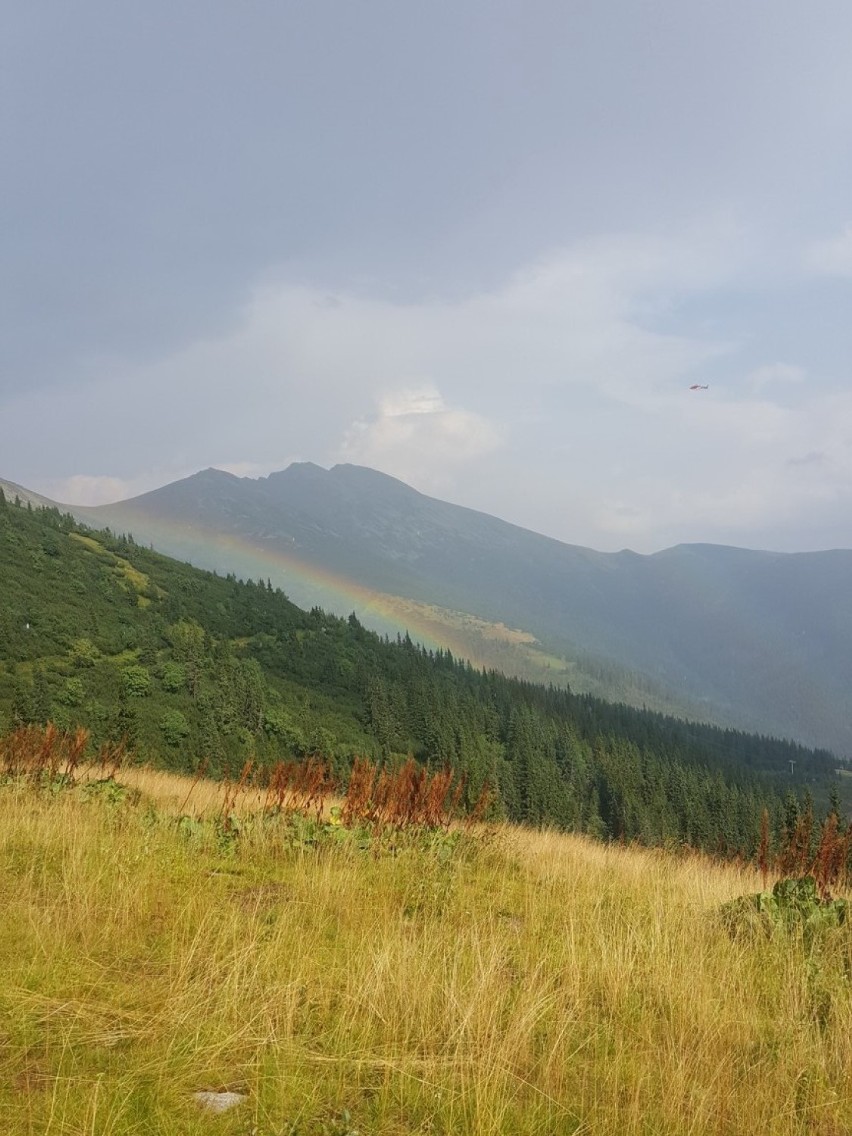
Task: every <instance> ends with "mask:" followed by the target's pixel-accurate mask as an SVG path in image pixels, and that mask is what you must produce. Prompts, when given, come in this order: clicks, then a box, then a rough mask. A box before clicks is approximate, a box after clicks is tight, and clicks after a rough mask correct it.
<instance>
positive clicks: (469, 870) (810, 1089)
mask: <svg viewBox="0 0 852 1136" xmlns="http://www.w3.org/2000/svg"><path fill="white" fill-rule="evenodd" d="M81 740H82V739H80V738H79V737H77V738H76V739H75V737H73V736H72V737H68V738H62V737H61V736H59V735H58V734H57V733H53V734H52V735H49V734H48V733H47V732H45V731H29V732H28V733H27V734H26V736H25V735H24V734H21V733H18V734H17V735H16V736H15V737H14V738H12V739H9V738H7V739H5V740H4V742H3V746H2V750H0V755H2V767H3V770H4V772H3V775H2V779H0V807H2V812H3V817H4V823H3V825H2V827H0V866H2V871H1V872H0V889H2V896H0V901H2V904H3V911H4V918H3V920H2V921H0V975H2V978H0V1129H2V1131H4V1132H10V1133H12V1132H14V1133H17V1132H20V1133H39V1134H41V1133H50V1134H54V1136H58V1134H70V1133H87V1134H91V1136H107V1134H122V1136H125V1134H128V1133H139V1134H140V1136H141V1134H142V1133H148V1132H157V1133H161V1134H164V1136H169V1134H172V1136H178V1134H180V1136H196V1134H198V1136H200V1134H201V1133H208V1132H217V1133H220V1134H227V1136H249V1134H250V1133H254V1134H255V1136H284V1134H287V1136H297V1134H299V1136H355V1134H356V1133H359V1134H361V1136H366V1134H368V1133H369V1134H375V1136H403V1134H409V1133H410V1134H414V1133H424V1134H425V1133H430V1134H436V1133H439V1134H442V1136H450V1134H453V1136H456V1134H460V1133H462V1134H463V1133H469V1134H476V1136H480V1134H482V1136H497V1134H500V1136H524V1134H537V1136H545V1134H546V1136H551V1134H552V1133H588V1134H592V1133H594V1134H595V1136H607V1134H610V1133H611V1134H613V1136H615V1134H616V1133H617V1134H619V1136H623V1134H639V1133H643V1134H644V1133H695V1134H698V1133H701V1134H705V1133H730V1134H734V1133H749V1134H751V1133H754V1132H761V1133H769V1134H772V1136H781V1134H793V1133H799V1134H800V1133H809V1134H817V1136H820V1134H821V1136H840V1133H846V1132H848V1131H849V1130H850V1128H852V1096H851V1095H850V1093H849V1090H848V1069H849V1066H850V1061H852V983H850V973H852V940H850V930H849V927H848V925H847V924H846V923H845V921H842V920H835V921H830V920H826V921H824V924H823V925H821V926H820V927H819V928H817V929H814V928H813V927H812V926H811V928H810V930H806V928H805V926H804V924H802V923H801V922H797V921H796V920H792V919H791V920H787V921H786V922H785V923H784V926H783V931H782V932H780V933H763V932H761V933H759V934H753V933H741V929H738V928H732V927H731V924H730V920H729V919H728V918H726V910H728V908H726V905H730V903H731V901H732V900H736V898H737V897H739V896H742V895H744V894H749V893H754V892H756V891H757V890H758V888H759V887H760V884H761V882H762V880H761V874H760V871H759V869H758V868H757V867H756V866H755V867H750V866H747V865H739V866H737V865H733V864H719V863H714V862H712V861H710V860H708V859H707V858H705V857H703V856H700V855H698V854H694V853H680V854H675V853H672V852H664V851H655V850H651V849H642V848H638V847H627V846H622V845H618V844H603V843H600V842H596V841H593V840H591V839H589V838H586V837H581V836H571V835H565V834H558V833H555V832H547V831H539V832H534V831H531V830H525V829H519V828H511V827H508V826H505V825H503V824H492V825H482V824H468V825H467V826H464V825H461V824H459V823H457V822H454V821H452V819H451V817H450V815H449V813H450V811H451V809H452V795H453V794H452V790H451V789H448V788H447V787H446V786H444V785H443V784H442V782H441V781H440V780H438V781H436V779H435V777H434V776H429V775H420V774H416V771H414V770H412V769H411V768H409V770H408V771H407V772H406V771H405V770H404V767H403V770H402V771H401V773H400V774H399V775H398V776H397V777H396V778H395V780H394V783H393V786H390V778H389V777H388V776H387V775H386V786H390V787H389V788H386V789H385V790H383V792H384V793H385V800H386V802H387V801H391V800H396V801H397V802H398V806H399V807H397V808H396V810H391V811H387V812H386V813H385V814H384V815H378V813H377V812H376V811H375V809H374V804H375V797H376V791H377V788H378V778H379V777H380V776H381V774H380V772H379V771H377V770H376V769H371V768H370V767H368V766H366V765H364V766H363V767H362V768H361V773H360V775H359V777H356V778H354V779H353V781H354V785H355V787H354V789H353V791H352V793H351V795H350V797H349V804H350V809H349V811H348V812H347V808H346V805H347V799H346V797H345V796H344V797H339V798H337V797H333V796H331V795H324V796H323V807H322V809H320V810H318V809H317V807H316V806H317V799H318V797H317V793H316V791H315V790H313V789H312V788H311V786H316V784H317V780H318V779H321V780H322V784H323V786H324V785H325V781H324V775H323V777H322V778H321V777H320V772H319V770H317V769H314V771H313V773H311V772H309V771H308V770H307V769H304V770H303V771H302V772H301V773H300V775H299V776H300V777H301V778H302V780H301V782H300V783H299V784H298V785H297V784H295V782H294V780H293V777H294V776H295V773H294V774H293V775H290V774H286V773H284V772H282V773H281V774H280V776H279V783H278V787H277V789H276V788H274V784H273V782H272V781H270V783H269V784H268V785H267V787H266V789H265V790H262V789H261V788H260V787H252V786H251V785H250V784H249V775H248V774H247V775H246V777H245V778H243V779H240V778H238V779H235V780H234V781H232V782H231V783H230V784H229V783H218V784H211V783H209V782H206V781H205V780H204V779H203V778H200V777H199V778H195V779H190V778H184V777H178V776H176V775H174V774H168V773H165V772H163V771H152V770H148V769H146V768H138V767H135V766H132V765H130V766H128V765H122V764H118V765H116V764H115V761H114V760H113V763H112V765H101V764H98V763H95V764H91V763H90V764H85V763H84V762H83V761H82V759H80V757H79V753H80V742H81ZM75 747H76V748H75ZM104 756H105V757H106V756H107V755H104ZM112 756H113V758H114V755H112ZM10 758H11V759H12V760H10ZM413 774H416V776H415V778H414V780H418V779H419V780H418V783H419V785H420V789H419V790H415V789H414V787H413V786H414V780H412V775H413ZM285 782H286V791H285ZM324 792H325V790H324V789H323V793H324ZM300 793H301V800H299V799H297V798H298V797H299V794H300ZM412 794H413V796H414V798H416V799H419V800H421V801H426V800H427V799H429V798H431V799H432V800H433V801H437V800H438V799H439V798H440V800H441V801H442V802H443V804H442V807H441V808H440V809H439V811H438V815H435V816H432V817H426V816H424V815H423V814H422V813H421V814H420V815H418V816H414V815H411V816H406V815H405V814H406V807H407V806H405V805H404V802H405V801H410V800H411V799H412ZM320 795H322V794H320ZM356 806H357V807H356ZM444 806H447V807H444ZM768 870H769V871H770V873H771V874H772V875H773V877H774V873H775V868H774V866H773V867H771V868H769V869H768ZM788 890H789V889H788ZM801 899H802V896H801V895H800V896H799V900H801ZM811 899H812V900H813V902H815V903H818V902H819V896H818V895H817V894H816V891H815V890H814V892H813V895H812V896H811ZM225 1090H227V1091H230V1092H234V1093H238V1094H240V1098H241V1101H242V1103H239V1104H237V1105H236V1107H234V1108H232V1109H230V1110H229V1111H227V1112H225V1113H222V1114H221V1115H214V1114H212V1113H210V1112H209V1111H207V1110H206V1109H204V1108H203V1107H202V1106H201V1105H200V1104H199V1102H198V1100H197V1099H196V1096H195V1094H196V1093H199V1092H213V1093H216V1092H220V1091H225Z"/></svg>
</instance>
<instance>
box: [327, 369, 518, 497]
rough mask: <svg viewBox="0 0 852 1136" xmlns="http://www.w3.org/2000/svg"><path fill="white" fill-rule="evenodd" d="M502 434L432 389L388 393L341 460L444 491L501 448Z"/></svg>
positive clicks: (355, 430)
mask: <svg viewBox="0 0 852 1136" xmlns="http://www.w3.org/2000/svg"><path fill="white" fill-rule="evenodd" d="M500 433H501V432H500V430H499V429H498V428H497V427H496V426H495V425H494V424H493V423H491V422H489V421H488V420H487V419H486V418H485V417H483V416H482V415H479V414H473V413H471V412H470V411H468V410H463V409H461V408H460V407H449V406H447V405H446V403H445V402H444V399H443V397H442V395H441V394H440V392H439V391H438V390H437V389H436V388H435V387H433V386H425V387H420V388H414V389H402V390H398V391H392V392H390V393H388V394H386V395H385V396H384V397H383V398H381V399H380V401H379V405H378V408H377V410H376V412H375V414H373V415H372V416H370V417H368V418H362V419H359V420H358V421H356V422H354V423H353V424H352V426H351V427H350V428H349V429H348V430H347V431H346V434H345V436H344V439H343V443H342V445H341V447H340V451H339V453H338V455H337V456H338V457H339V459H340V460H341V461H345V462H354V463H356V464H358V465H368V466H374V467H377V468H379V469H382V470H384V471H385V472H387V473H391V474H393V475H394V476H396V477H399V478H402V480H404V481H409V482H411V483H413V484H415V485H416V486H417V487H418V488H421V489H425V490H428V491H430V492H440V491H441V490H446V489H448V488H450V487H451V486H452V484H453V480H454V478H455V476H456V475H457V474H458V473H459V471H460V470H461V469H462V468H463V467H465V466H469V465H470V463H472V462H474V461H475V460H476V459H477V458H481V457H482V456H483V455H485V454H487V453H490V452H491V451H493V450H495V449H497V447H498V446H499V445H500V440H501V437H500Z"/></svg>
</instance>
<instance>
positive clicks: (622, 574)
mask: <svg viewBox="0 0 852 1136" xmlns="http://www.w3.org/2000/svg"><path fill="white" fill-rule="evenodd" d="M73 511H74V512H75V514H76V515H77V516H80V517H81V518H82V519H85V520H86V521H87V522H88V523H90V524H93V525H96V526H103V525H108V526H110V527H111V528H113V529H115V530H118V531H130V532H132V533H133V534H134V536H135V537H136V538H137V540H143V541H145V542H150V543H152V544H153V545H154V546H155V547H156V548H158V549H160V550H161V551H164V552H167V553H169V554H171V555H176V556H180V557H182V558H185V559H189V560H191V561H192V562H193V563H195V564H198V565H199V566H202V567H207V568H213V569H215V570H217V571H225V572H227V571H232V572H235V573H237V574H239V575H251V576H254V577H257V576H261V577H263V578H266V577H269V578H270V579H272V580H273V582H274V583H276V584H278V585H280V586H281V587H283V588H284V589H285V591H287V593H288V594H289V595H290V596H291V598H293V599H294V600H295V601H296V602H297V603H299V604H301V605H302V606H312V605H313V604H319V605H320V606H324V607H327V608H328V609H329V610H334V611H337V612H339V613H340V614H347V613H348V612H349V611H352V610H356V611H357V613H358V615H359V618H361V619H363V620H364V622H366V623H368V624H369V625H371V626H376V627H378V628H379V629H380V630H387V631H390V632H391V633H393V632H394V631H395V630H396V629H400V630H401V629H403V628H404V627H406V626H410V625H411V624H410V622H406V619H405V618H403V616H402V615H401V614H400V608H399V606H398V605H397V606H396V607H395V606H394V604H393V603H391V602H390V600H391V598H393V597H402V599H403V600H404V601H410V602H411V604H412V605H413V606H412V608H411V612H413V613H414V614H413V616H412V618H414V619H418V618H424V619H425V618H426V617H425V615H424V614H423V613H424V611H425V610H428V609H430V608H435V609H441V611H444V612H455V613H467V614H468V615H469V616H471V617H474V618H475V620H479V621H486V622H488V623H493V624H502V625H504V626H505V628H509V629H519V631H520V632H523V633H524V634H525V635H526V636H528V637H529V638H533V637H534V639H535V641H536V643H535V648H534V649H535V650H536V651H537V652H538V653H539V657H540V658H543V659H547V658H549V659H551V660H552V666H553V671H552V676H553V679H554V681H557V682H564V681H568V682H570V683H571V685H572V686H573V687H574V689H591V690H593V691H594V693H596V694H600V695H602V696H604V697H611V698H615V699H620V700H623V701H626V702H631V703H633V704H634V705H637V704H638V705H642V704H643V703H646V704H647V705H649V706H652V707H654V708H660V709H667V710H671V711H680V712H681V713H683V714H685V715H689V716H693V717H702V718H704V719H706V720H708V721H713V722H716V723H721V724H728V725H731V726H735V727H737V728H741V729H747V730H756V731H759V732H763V733H767V734H774V735H778V736H786V737H791V738H794V739H796V740H798V741H801V742H803V743H805V744H807V745H815V746H822V747H826V748H830V749H833V750H835V752H837V753H839V754H844V755H846V754H852V551H849V550H843V549H840V550H833V551H828V552H812V553H777V552H762V551H752V550H748V549H741V548H733V547H727V546H719V545H711V544H681V545H677V546H675V547H673V548H669V549H665V550H663V551H661V552H658V553H655V554H653V555H650V556H648V555H639V554H637V553H634V552H629V551H622V552H618V553H602V552H596V551H594V550H592V549H588V548H583V547H581V546H578V545H570V544H565V543H562V542H560V541H557V540H554V539H552V538H550V537H546V536H542V535H540V534H537V533H533V532H530V531H528V530H525V529H522V528H520V527H518V526H516V525H512V524H509V523H507V522H505V521H501V520H498V519H497V518H496V517H492V516H489V515H488V514H485V513H480V512H477V511H475V510H472V509H467V508H464V507H462V506H458V505H451V504H448V503H446V502H443V501H440V500H437V499H436V498H432V497H428V496H426V495H425V494H422V493H419V492H418V491H416V490H414V489H412V488H411V487H410V486H407V485H406V484H405V483H404V482H401V481H399V480H397V479H396V478H393V477H389V476H388V475H386V474H383V473H379V472H378V471H376V470H371V469H368V468H365V467H361V466H354V465H337V466H334V467H333V468H332V469H329V470H326V469H323V468H322V467H320V466H317V465H314V464H312V463H309V462H306V463H296V464H293V465H291V466H289V467H288V468H287V469H285V470H282V471H280V472H277V473H273V474H270V475H269V476H268V477H264V478H258V479H252V478H244V477H236V476H234V475H233V474H229V473H224V472H222V471H219V470H213V469H209V470H205V471H202V472H201V473H198V474H195V475H193V476H191V477H188V478H184V479H182V480H181V481H177V482H174V483H172V484H170V485H167V486H164V487H163V488H161V489H157V490H154V491H153V492H151V493H146V494H143V495H141V496H139V497H135V498H133V499H131V500H129V501H124V502H120V503H118V504H115V505H107V506H99V507H97V508H90V509H74V510H73ZM376 597H379V598H378V599H377V598H376ZM442 618H443V617H442ZM439 622H440V620H439ZM414 630H416V628H413V629H412V633H414ZM448 634H449V631H448ZM448 645H449V641H448ZM454 650H455V647H454ZM539 677H546V676H544V675H539Z"/></svg>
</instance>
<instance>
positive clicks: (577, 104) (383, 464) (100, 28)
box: [0, 0, 852, 552]
mask: <svg viewBox="0 0 852 1136" xmlns="http://www.w3.org/2000/svg"><path fill="white" fill-rule="evenodd" d="M850 51H852V5H850V4H849V3H848V0H814V2H813V3H811V4H808V5H803V4H801V2H800V0H774V2H773V3H772V4H768V3H766V2H765V0H759V2H758V0H716V2H715V3H713V4H700V3H697V2H693V3H684V0H575V2H573V3H565V0H487V2H486V0H422V2H421V3H417V4H414V3H410V4H407V3H400V0H359V2H358V3H357V4H355V3H352V2H351V0H311V3H309V4H304V3H295V2H290V0H243V2H242V3H240V4H236V3H232V2H225V0H205V3H201V2H200V0H193V2H189V0H169V2H168V3H164V2H161V0H146V3H145V4H130V3H125V2H122V0H118V2H117V0H102V2H97V0H79V2H78V3H75V4H67V3H64V2H63V0H32V2H30V3H28V4H18V5H14V4H10V5H7V6H6V8H5V15H4V34H3V36H2V38H0V129H2V137H0V142H2V154H3V176H2V178H0V208H2V216H3V218H4V232H3V238H2V245H3V248H2V256H0V476H2V477H5V478H7V479H10V480H12V481H15V482H18V483H19V484H22V485H24V486H26V487H27V488H30V489H34V490H36V491H38V492H41V493H43V494H45V495H47V496H51V497H54V498H56V499H58V500H61V501H64V502H68V503H81V504H97V503H102V502H106V501H110V500H117V499H120V498H122V497H126V496H130V495H133V494H136V493H140V492H144V491H146V490H148V489H152V488H154V487H156V486H158V485H162V484H165V483H167V482H169V481H173V480H176V479H177V478H179V477H184V476H187V475H189V474H191V473H193V472H195V471H197V470H199V469H203V468H206V467H208V466H215V467H217V468H220V469H227V470H230V471H232V472H234V473H238V474H240V475H245V476H252V477H255V476H263V475H265V474H267V473H269V472H271V471H273V470H278V469H282V468H284V467H286V466H287V465H289V464H290V462H292V461H314V462H317V463H318V464H320V465H324V466H331V465H333V464H335V463H337V462H355V463H358V464H362V465H368V466H372V467H373V468H376V469H380V470H383V471H384V472H386V473H389V474H392V475H394V476H396V477H400V478H402V479H403V480H405V481H407V482H408V483H409V484H411V485H413V486H415V487H416V488H417V489H420V490H422V491H423V492H425V493H429V494H432V495H434V496H438V497H442V498H444V499H446V500H450V501H453V502H456V503H458V504H463V505H468V506H470V507H473V508H477V509H482V510H484V511H486V512H489V513H492V514H494V515H496V516H499V517H503V518H505V519H506V520H509V521H512V522H514V523H516V524H520V525H523V526H525V527H527V528H532V529H535V530H537V531H539V532H543V533H546V534H548V535H551V536H555V537H557V538H559V539H561V540H565V541H568V542H570V543H574V544H582V545H587V546H591V547H593V548H597V549H600V550H604V551H607V550H617V549H621V548H632V549H634V550H636V551H638V552H653V551H656V550H658V549H661V548H664V547H668V546H670V545H673V544H677V543H680V542H685V541H708V542H713V543H724V544H735V545H742V546H747V547H752V548H769V549H777V550H779V551H801V550H811V549H819V548H832V547H845V548H849V547H852V68H850V67H849V57H850ZM693 384H701V385H702V386H704V385H706V386H707V388H708V389H706V390H691V389H690V387H691V386H692V385H693Z"/></svg>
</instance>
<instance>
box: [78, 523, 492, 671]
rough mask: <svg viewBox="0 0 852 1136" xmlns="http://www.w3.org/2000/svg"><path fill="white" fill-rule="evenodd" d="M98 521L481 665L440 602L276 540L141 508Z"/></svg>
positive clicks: (303, 603) (198, 563)
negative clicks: (355, 574)
mask: <svg viewBox="0 0 852 1136" xmlns="http://www.w3.org/2000/svg"><path fill="white" fill-rule="evenodd" d="M98 513H99V515H100V519H101V521H102V522H104V521H105V522H106V523H107V524H109V525H110V527H111V528H112V529H113V531H116V532H132V534H133V537H134V539H135V540H136V541H137V543H140V544H150V545H151V546H152V547H153V548H155V549H156V550H157V551H158V552H162V553H165V554H166V555H168V556H172V557H174V558H175V559H179V560H186V561H188V562H189V563H190V564H193V565H194V566H195V567H197V568H205V569H207V570H208V571H215V572H217V573H219V574H220V575H224V574H226V573H233V574H234V575H236V576H238V577H240V578H242V579H254V580H257V579H260V580H263V581H266V580H269V581H270V582H271V583H272V584H273V586H274V587H278V588H281V590H282V591H283V592H285V593H286V595H287V596H288V597H289V598H290V599H291V600H292V601H293V603H295V604H297V605H298V606H299V607H302V608H306V609H310V608H312V607H321V608H323V609H324V610H325V611H328V612H333V613H334V614H335V615H340V616H346V615H349V613H350V612H353V611H354V613H355V615H356V616H357V618H358V619H359V620H360V622H361V623H363V624H364V626H365V627H369V628H370V629H371V630H373V631H377V632H379V633H380V634H382V635H389V636H391V637H395V636H396V635H397V634H404V633H405V632H408V634H409V635H410V636H411V638H412V639H413V640H414V641H415V642H417V643H420V644H422V646H424V647H426V648H427V649H428V650H439V649H443V650H447V649H449V650H450V651H452V652H453V654H454V655H456V656H457V657H459V658H464V659H469V660H470V661H471V662H472V663H474V664H475V665H484V660H483V659H481V658H477V657H476V655H477V652H476V651H475V649H473V650H472V647H473V644H472V642H471V636H470V635H464V634H462V633H460V632H459V631H458V630H456V629H455V628H453V627H452V626H449V625H448V624H447V623H445V622H444V621H443V620H442V619H441V618H440V614H439V613H440V611H441V609H440V608H437V607H433V606H432V605H427V604H425V603H419V602H418V601H416V600H410V599H406V598H405V597H403V596H395V595H391V594H389V593H387V592H380V591H377V590H376V589H374V588H369V587H367V586H365V585H364V584H360V583H359V582H358V581H357V580H354V579H352V578H351V577H349V576H344V575H342V574H341V573H338V572H333V571H331V570H330V569H328V568H324V567H321V566H319V565H317V564H314V563H312V562H310V561H308V560H304V559H302V558H301V557H300V556H298V555H297V554H296V553H295V552H289V551H287V550H286V549H282V548H281V547H280V546H279V547H275V548H267V547H264V545H263V544H262V543H261V542H259V541H257V540H250V539H248V538H246V537H241V536H234V535H230V534H226V533H222V532H221V531H220V530H216V529H212V528H207V527H206V526H204V525H202V524H199V523H197V522H193V523H192V524H185V523H183V522H179V521H172V520H167V519H163V518H162V517H153V516H151V515H150V514H146V513H144V512H142V511H141V510H138V511H137V510H134V512H133V515H132V516H130V515H129V514H127V513H124V512H123V511H122V512H121V513H119V512H118V511H117V510H116V512H115V513H111V510H110V508H109V507H108V506H107V507H104V508H102V509H99V510H98Z"/></svg>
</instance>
